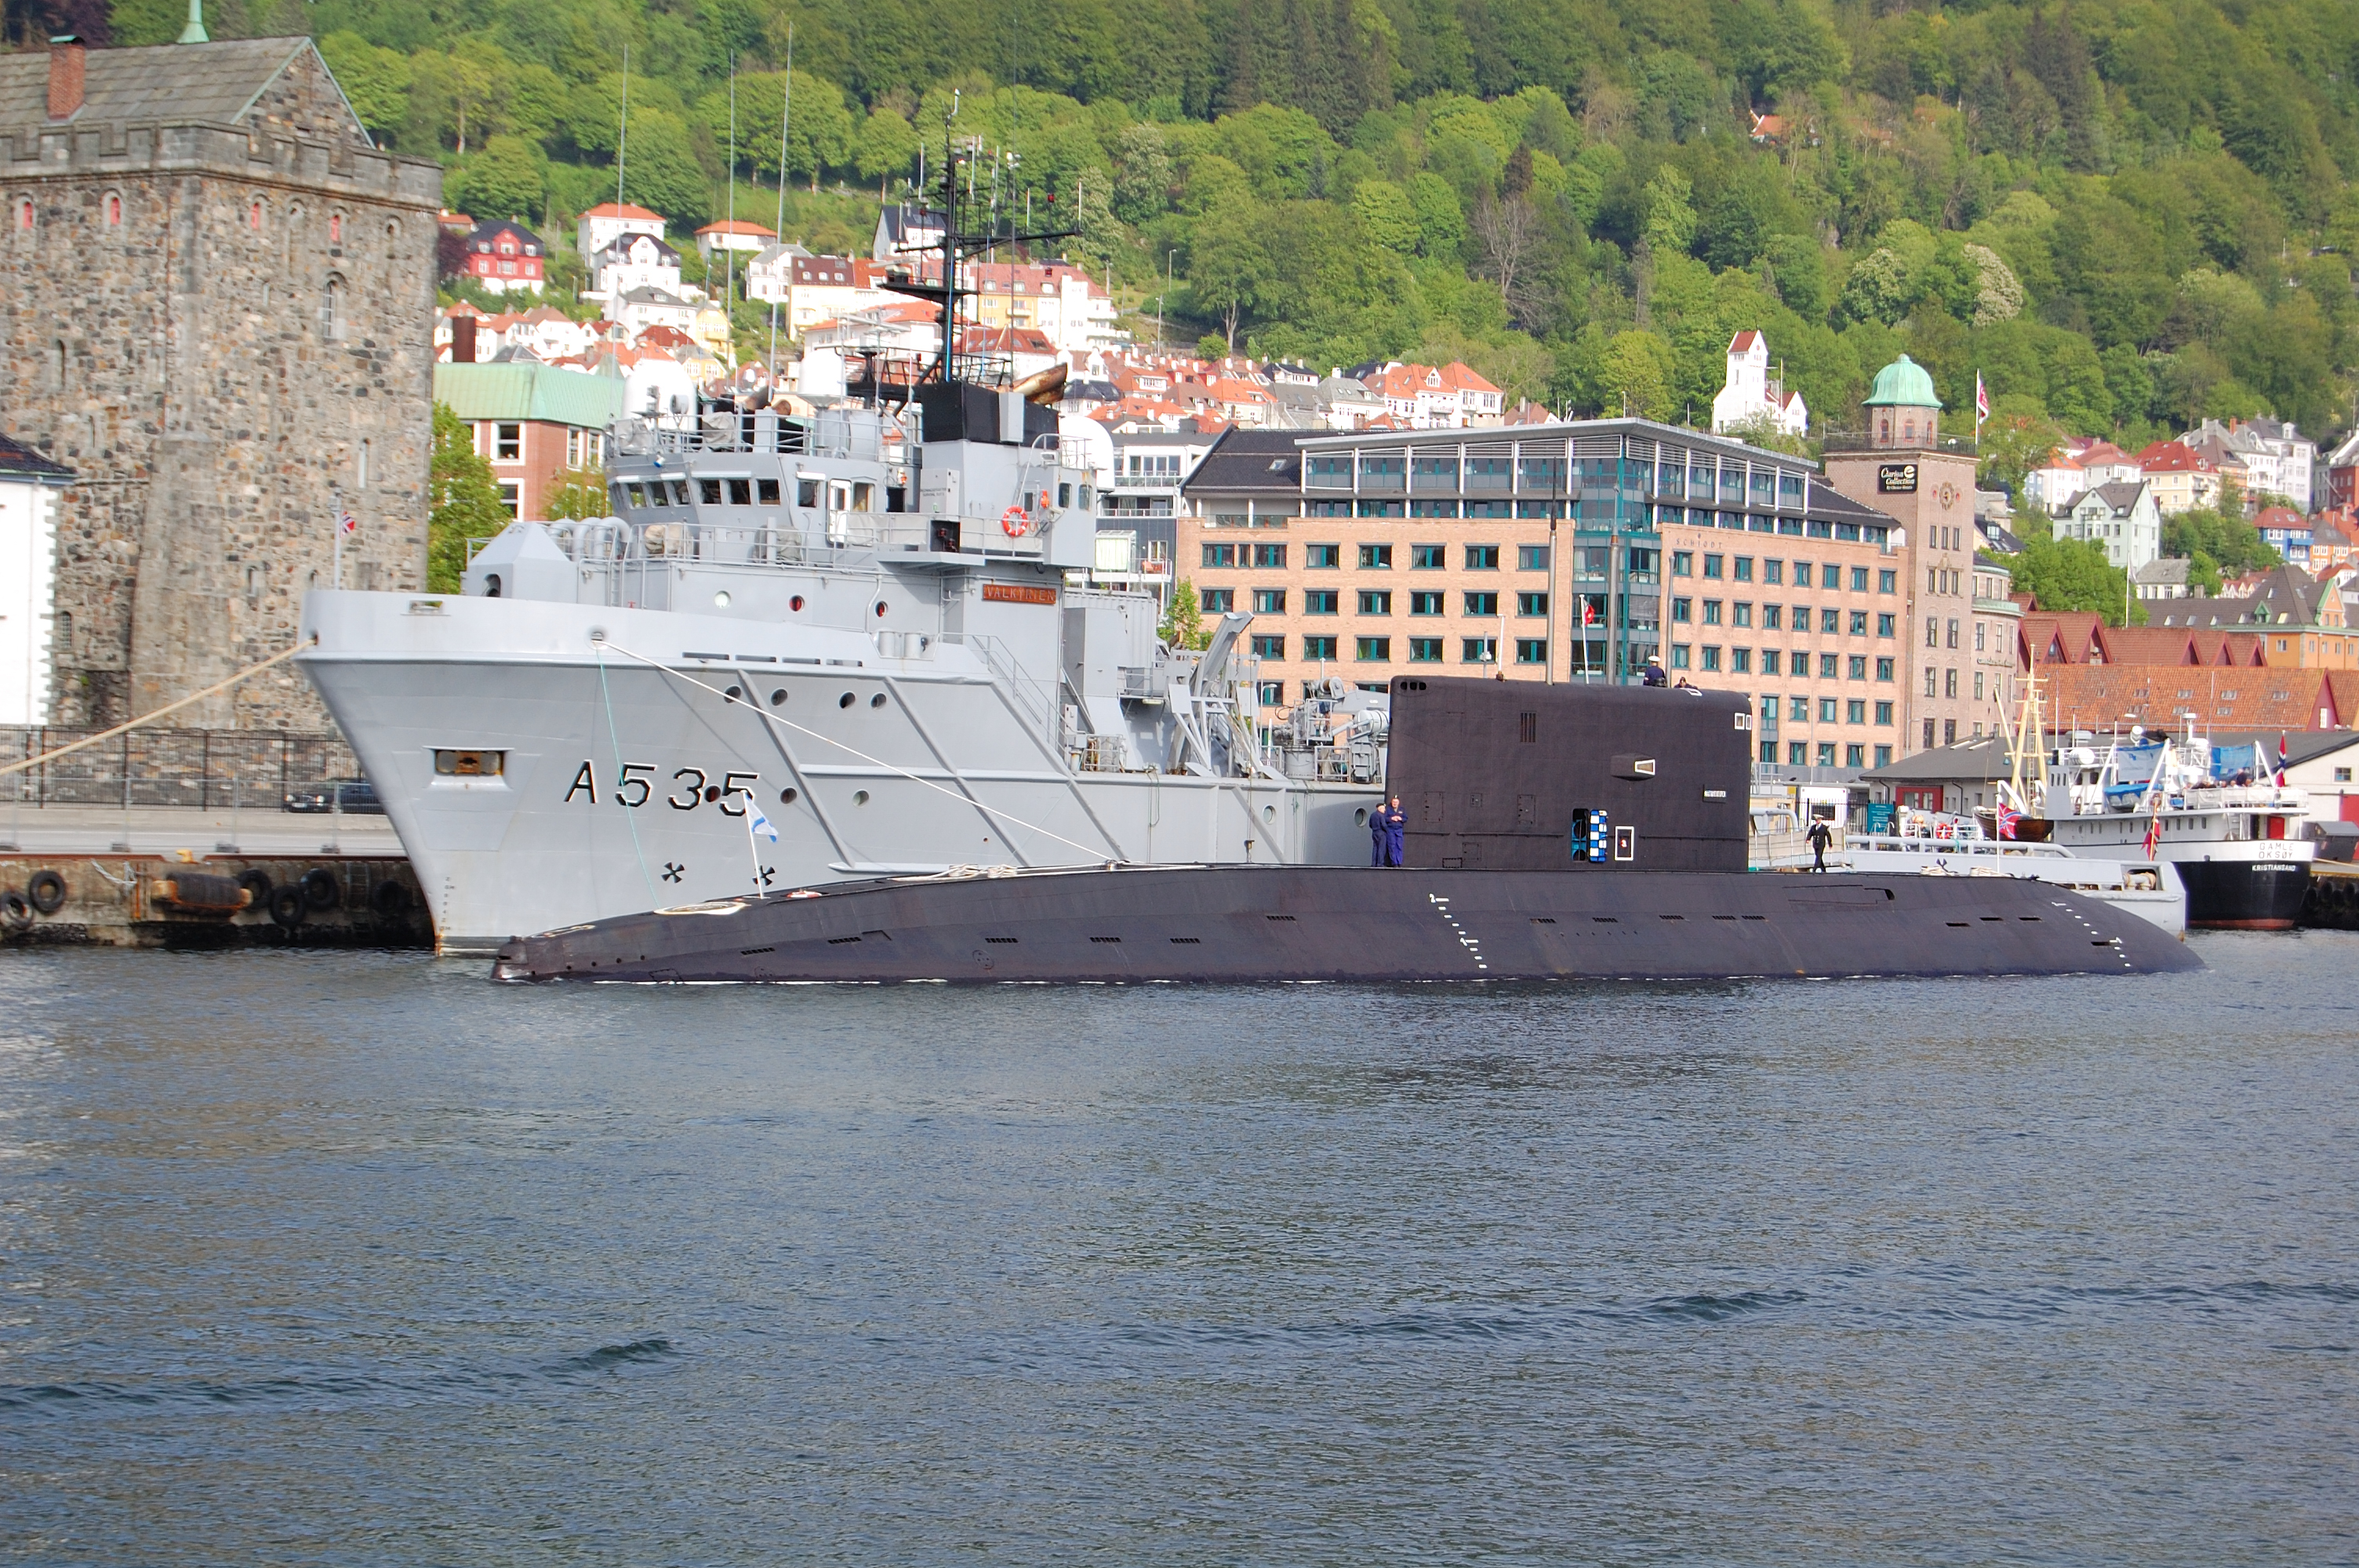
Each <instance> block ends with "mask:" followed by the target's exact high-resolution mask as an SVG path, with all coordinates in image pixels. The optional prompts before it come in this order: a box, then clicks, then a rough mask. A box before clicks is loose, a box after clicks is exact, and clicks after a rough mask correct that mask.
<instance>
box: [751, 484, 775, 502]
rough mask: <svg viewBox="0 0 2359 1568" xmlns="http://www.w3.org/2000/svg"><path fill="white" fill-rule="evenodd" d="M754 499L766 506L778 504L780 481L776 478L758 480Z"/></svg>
mask: <svg viewBox="0 0 2359 1568" xmlns="http://www.w3.org/2000/svg"><path fill="white" fill-rule="evenodd" d="M754 499H755V500H756V502H757V503H760V504H762V505H764V506H776V505H777V503H778V481H777V480H774V479H761V480H756V481H754Z"/></svg>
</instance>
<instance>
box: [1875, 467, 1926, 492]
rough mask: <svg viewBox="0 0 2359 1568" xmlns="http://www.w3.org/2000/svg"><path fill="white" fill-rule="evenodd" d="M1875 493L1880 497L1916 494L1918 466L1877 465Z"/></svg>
mask: <svg viewBox="0 0 2359 1568" xmlns="http://www.w3.org/2000/svg"><path fill="white" fill-rule="evenodd" d="M1875 492H1876V493H1877V494H1878V495H1914V494H1916V493H1917V465H1916V464H1915V463H1878V464H1876V465H1875Z"/></svg>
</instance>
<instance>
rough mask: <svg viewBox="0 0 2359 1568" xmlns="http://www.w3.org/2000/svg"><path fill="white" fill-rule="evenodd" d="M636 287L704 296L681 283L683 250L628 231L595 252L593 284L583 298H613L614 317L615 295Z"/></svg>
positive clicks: (583, 293)
mask: <svg viewBox="0 0 2359 1568" xmlns="http://www.w3.org/2000/svg"><path fill="white" fill-rule="evenodd" d="M635 288H660V289H662V290H663V291H664V292H665V293H667V294H677V295H679V296H680V297H683V298H702V297H703V296H702V294H701V292H700V291H698V290H696V289H693V288H690V287H687V286H686V285H684V284H682V283H681V282H680V277H679V252H678V251H676V250H674V249H672V248H671V247H670V246H669V245H668V244H666V243H663V242H662V241H661V240H658V239H651V238H649V237H648V236H647V235H646V234H625V235H624V236H623V237H622V238H621V239H619V240H616V241H615V242H614V243H613V244H610V245H608V246H607V247H606V248H605V249H604V250H602V251H599V252H597V253H596V254H593V255H592V256H591V258H590V287H588V288H586V289H584V290H582V298H584V299H603V300H607V301H609V308H608V309H607V312H606V313H607V314H608V315H609V316H611V315H613V314H614V310H613V308H612V304H611V302H612V301H613V300H614V297H616V296H618V295H623V294H627V293H629V292H630V291H631V290H632V289H635Z"/></svg>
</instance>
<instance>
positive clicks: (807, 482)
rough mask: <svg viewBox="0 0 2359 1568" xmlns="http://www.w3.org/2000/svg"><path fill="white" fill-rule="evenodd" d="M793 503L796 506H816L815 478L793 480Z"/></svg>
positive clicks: (816, 486)
mask: <svg viewBox="0 0 2359 1568" xmlns="http://www.w3.org/2000/svg"><path fill="white" fill-rule="evenodd" d="M795 504H796V505H797V506H817V505H818V504H819V481H817V480H815V479H799V480H797V481H795Z"/></svg>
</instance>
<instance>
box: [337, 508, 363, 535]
mask: <svg viewBox="0 0 2359 1568" xmlns="http://www.w3.org/2000/svg"><path fill="white" fill-rule="evenodd" d="M336 531H337V532H338V533H340V534H345V535H352V534H357V533H359V532H360V531H361V520H360V519H359V518H357V517H355V516H353V514H351V513H349V512H339V513H337V514H336Z"/></svg>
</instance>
